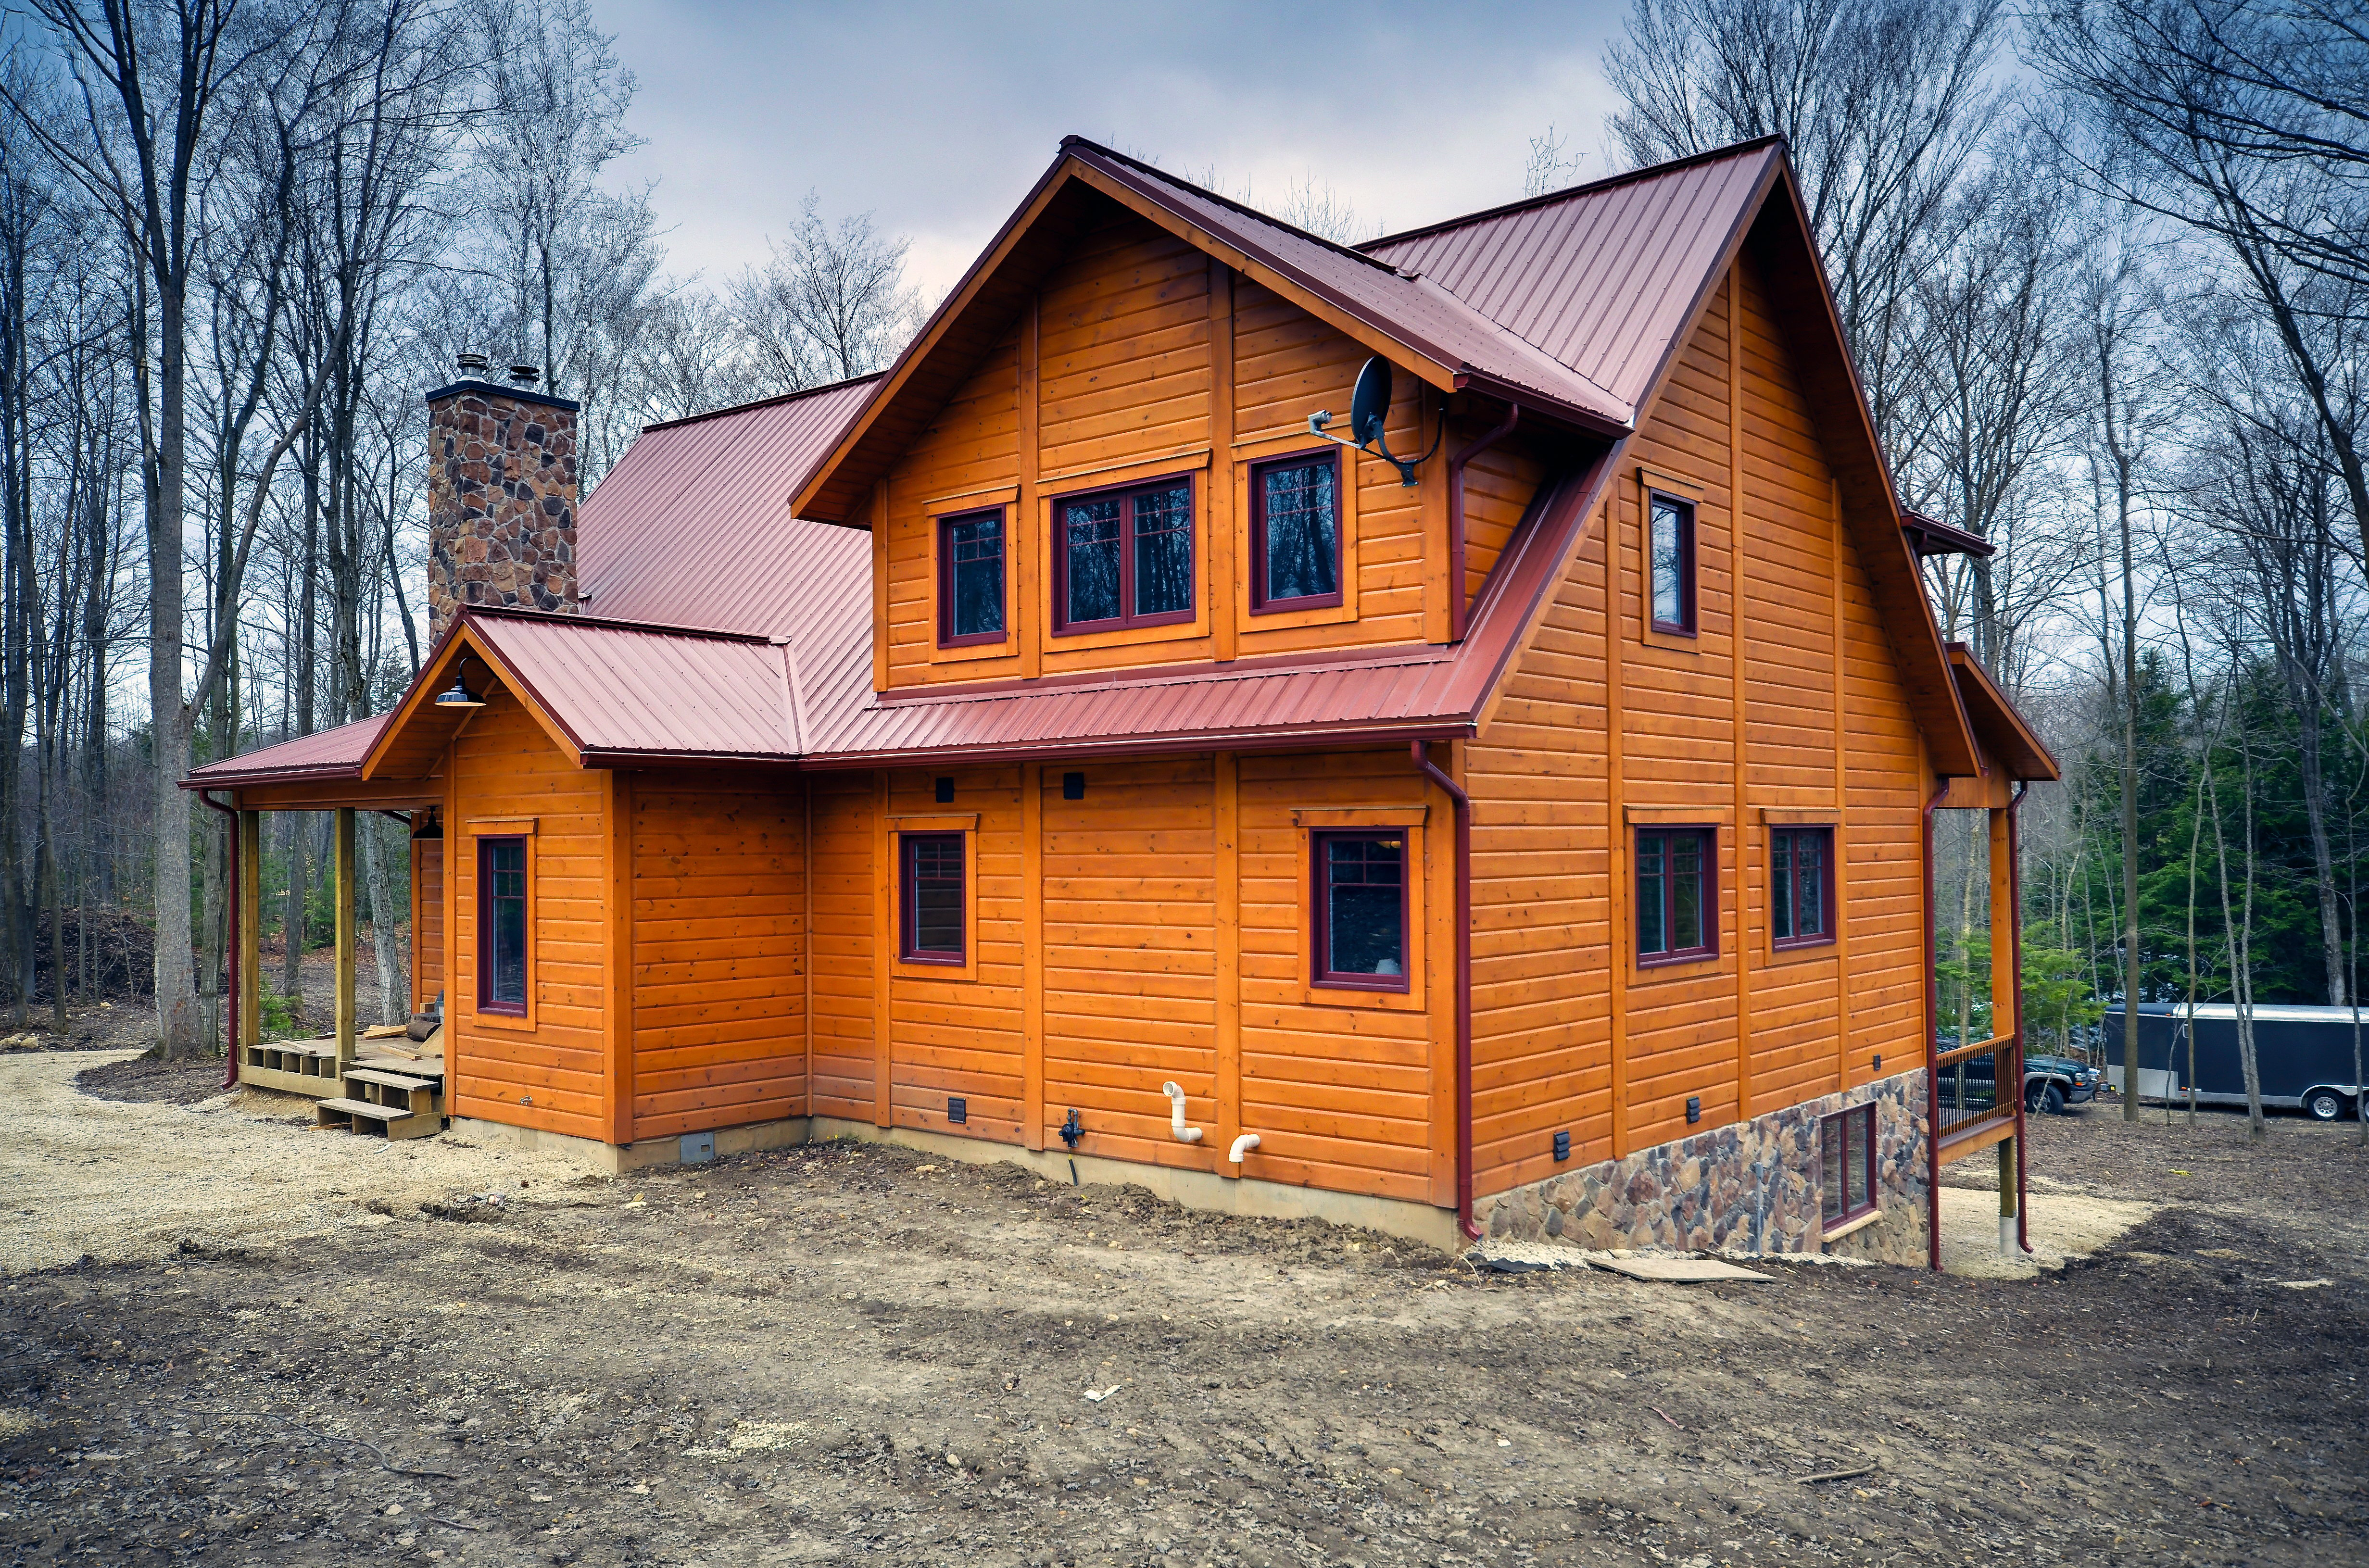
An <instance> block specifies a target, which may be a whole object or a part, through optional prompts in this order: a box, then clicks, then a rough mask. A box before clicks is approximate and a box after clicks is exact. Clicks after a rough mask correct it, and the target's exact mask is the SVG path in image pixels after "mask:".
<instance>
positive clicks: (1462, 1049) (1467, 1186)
mask: <svg viewBox="0 0 2369 1568" xmlns="http://www.w3.org/2000/svg"><path fill="white" fill-rule="evenodd" d="M1505 428H1506V429H1513V421H1512V420H1511V419H1508V420H1506V421H1505ZM1408 750H1410V751H1412V752H1413V755H1414V765H1415V766H1416V767H1417V768H1420V769H1421V770H1423V773H1424V775H1425V777H1426V778H1428V779H1430V780H1431V782H1432V783H1434V784H1437V785H1438V786H1439V787H1440V788H1442V789H1444V790H1446V791H1447V792H1448V799H1450V800H1452V801H1454V802H1455V803H1456V1223H1457V1224H1458V1225H1459V1226H1460V1227H1462V1229H1463V1231H1464V1234H1465V1235H1466V1236H1467V1237H1468V1238H1470V1239H1471V1240H1472V1241H1475V1242H1477V1241H1479V1240H1480V1239H1481V1227H1479V1226H1478V1225H1475V1224H1474V1223H1472V797H1471V795H1467V794H1465V793H1464V791H1463V790H1462V789H1460V788H1459V787H1458V785H1457V783H1456V781H1455V780H1454V779H1451V778H1449V777H1448V775H1447V774H1446V773H1442V772H1440V771H1439V769H1438V767H1437V766H1436V764H1435V763H1434V762H1433V761H1432V760H1431V751H1430V748H1429V747H1428V746H1427V745H1425V743H1424V742H1423V741H1420V740H1414V741H1410V742H1408Z"/></svg>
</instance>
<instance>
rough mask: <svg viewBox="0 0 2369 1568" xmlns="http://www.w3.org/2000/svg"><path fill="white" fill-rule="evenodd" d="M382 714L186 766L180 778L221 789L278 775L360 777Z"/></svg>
mask: <svg viewBox="0 0 2369 1568" xmlns="http://www.w3.org/2000/svg"><path fill="white" fill-rule="evenodd" d="M387 717H388V715H385V714H378V715H374V716H372V717H370V718H359V719H356V720H354V721H353V722H352V723H351V724H341V725H339V726H338V727H337V728H335V729H324V730H318V731H315V733H313V734H311V735H300V736H298V737H296V738H294V739H292V740H283V741H281V742H280V743H279V744H278V745H276V746H266V747H264V748H263V749H262V750H259V751H247V752H244V753H242V754H240V755H239V756H236V757H230V758H225V759H224V760H223V761H219V762H209V763H207V764H206V765H205V766H204V767H202V768H198V769H194V770H192V771H191V773H190V774H189V779H188V780H187V781H186V782H187V783H188V784H189V785H190V786H191V787H193V788H200V789H202V788H227V787H228V786H230V785H233V784H270V783H273V782H274V781H276V780H280V779H292V778H293V779H333V778H360V776H361V765H362V758H363V757H364V756H365V755H367V754H368V753H369V751H370V749H371V745H372V742H374V741H376V740H377V739H378V736H379V731H380V730H382V729H383V728H385V727H386V721H387Z"/></svg>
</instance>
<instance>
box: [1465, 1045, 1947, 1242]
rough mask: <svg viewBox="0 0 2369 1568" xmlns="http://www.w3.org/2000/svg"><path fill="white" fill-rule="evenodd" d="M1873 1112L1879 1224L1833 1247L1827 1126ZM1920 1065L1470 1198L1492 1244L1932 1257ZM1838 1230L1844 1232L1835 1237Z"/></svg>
mask: <svg viewBox="0 0 2369 1568" xmlns="http://www.w3.org/2000/svg"><path fill="white" fill-rule="evenodd" d="M1870 1101H1873V1102H1874V1103H1875V1107H1876V1110H1875V1128H1876V1162H1875V1165H1876V1188H1877V1197H1876V1203H1877V1215H1878V1218H1877V1219H1875V1221H1874V1222H1873V1223H1862V1224H1860V1226H1859V1227H1858V1228H1857V1229H1855V1230H1850V1232H1849V1233H1848V1235H1839V1236H1838V1237H1837V1239H1836V1240H1835V1241H1833V1242H1827V1241H1826V1240H1825V1236H1824V1234H1823V1231H1822V1229H1821V1225H1820V1212H1821V1210H1820V1204H1821V1202H1822V1199H1823V1196H1824V1192H1823V1185H1822V1184H1823V1180H1824V1177H1823V1173H1822V1172H1821V1170H1820V1161H1819V1150H1818V1130H1819V1121H1820V1119H1821V1118H1822V1117H1825V1116H1832V1115H1833V1114H1834V1113H1836V1112H1837V1111H1841V1110H1846V1109H1848V1108H1849V1107H1851V1106H1853V1105H1860V1104H1867V1103H1868V1102H1870ZM1927 1139H1928V1128H1927V1124H1926V1113H1925V1071H1924V1070H1923V1069H1922V1068H1919V1069H1917V1070H1916V1071H1914V1072H1905V1073H1902V1074H1900V1075H1899V1076H1897V1077H1894V1078H1885V1079H1880V1080H1878V1081H1877V1082H1873V1083H1870V1084H1864V1085H1862V1086H1860V1087H1859V1088H1855V1089H1851V1090H1848V1091H1847V1092H1845V1093H1839V1094H1829V1095H1825V1096H1824V1097H1823V1098H1820V1099H1816V1100H1806V1101H1803V1102H1802V1104H1797V1105H1788V1106H1786V1107H1785V1108H1784V1109H1783V1110H1781V1111H1771V1112H1769V1113H1768V1114H1767V1115H1765V1116H1756V1117H1754V1118H1753V1119H1752V1120H1750V1121H1748V1122H1739V1123H1734V1124H1732V1125H1730V1126H1727V1127H1720V1128H1718V1129H1716V1130H1715V1131H1711V1132H1707V1133H1702V1134H1700V1135H1699V1136H1697V1137H1694V1138H1686V1139H1677V1141H1675V1142H1671V1143H1664V1144H1659V1145H1656V1146H1655V1147H1654V1148H1652V1149H1646V1150H1639V1151H1638V1152H1636V1153H1634V1154H1631V1155H1629V1156H1628V1157H1627V1158H1625V1159H1620V1160H1607V1161H1604V1162H1601V1163H1598V1164H1594V1165H1587V1166H1583V1167H1581V1168H1580V1169H1577V1170H1574V1171H1570V1172H1566V1173H1563V1174H1561V1175H1556V1176H1550V1177H1548V1178H1547V1179H1546V1180H1545V1181H1542V1182H1533V1183H1530V1184H1529V1185H1526V1186H1519V1187H1516V1188H1513V1189H1512V1190H1511V1191H1508V1192H1502V1193H1495V1194H1492V1195H1490V1196H1486V1197H1481V1198H1477V1199H1475V1200H1474V1202H1473V1205H1472V1208H1473V1215H1474V1218H1475V1219H1477V1220H1478V1221H1479V1222H1480V1224H1481V1226H1482V1229H1483V1230H1486V1231H1487V1232H1488V1234H1489V1235H1491V1236H1492V1237H1505V1238H1508V1239H1511V1240H1516V1241H1531V1242H1564V1243H1566V1244H1569V1245H1571V1246H1574V1247H1592V1248H1599V1249H1601V1248H1616V1247H1673V1248H1681V1249H1686V1250H1704V1249H1709V1250H1713V1251H1723V1252H1739V1253H1814V1252H1818V1251H1821V1250H1825V1251H1828V1252H1831V1253H1835V1254H1837V1255H1838V1256H1845V1257H1858V1258H1866V1259H1869V1260H1871V1261H1873V1262H1878V1263H1896V1264H1922V1263H1923V1262H1924V1261H1925V1259H1926V1227H1927V1203H1928V1196H1927V1187H1928V1184H1927V1181H1926V1159H1927V1148H1926V1146H1927ZM1838 1229H1839V1228H1838Z"/></svg>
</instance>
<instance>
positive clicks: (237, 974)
mask: <svg viewBox="0 0 2369 1568" xmlns="http://www.w3.org/2000/svg"><path fill="white" fill-rule="evenodd" d="M262 863H263V813H262V812H260V811H242V812H240V813H239V814H238V891H237V898H238V951H237V952H235V953H234V954H232V955H231V958H230V961H231V963H232V965H233V966H234V967H233V968H232V970H231V975H232V978H233V979H234V981H235V986H236V990H237V991H238V1016H237V1017H236V1018H235V1019H233V1020H232V1021H231V1052H232V1054H233V1055H234V1056H236V1055H237V1053H238V1052H239V1051H240V1050H242V1049H243V1048H245V1047H248V1046H251V1045H254V1044H256V1043H257V1042H258V1041H260V1040H261V1039H262V1038H263V997H262V994H261V993H262V990H263V869H262ZM242 1060H243V1059H242Z"/></svg>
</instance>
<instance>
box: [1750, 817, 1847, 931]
mask: <svg viewBox="0 0 2369 1568" xmlns="http://www.w3.org/2000/svg"><path fill="white" fill-rule="evenodd" d="M1802 835H1808V836H1811V837H1814V838H1815V839H1816V840H1817V841H1818V844H1819V859H1818V881H1819V888H1818V910H1819V913H1820V914H1821V915H1822V916H1823V917H1824V918H1825V927H1824V928H1823V929H1822V930H1819V931H1814V932H1812V933H1808V934H1807V935H1804V934H1802V933H1800V932H1795V933H1793V934H1792V935H1791V936H1779V935H1778V934H1777V910H1778V903H1777V899H1778V893H1779V890H1778V887H1777V841H1778V840H1779V839H1780V838H1795V837H1799V836H1802ZM1786 875H1787V880H1788V883H1789V887H1787V888H1786V889H1785V891H1786V894H1787V895H1788V896H1789V897H1790V896H1791V891H1792V886H1793V885H1798V883H1799V879H1800V873H1799V872H1798V871H1796V870H1791V869H1789V870H1788V872H1787V874H1786ZM1841 918H1842V913H1841V911H1840V910H1837V908H1836V907H1835V830H1834V826H1833V824H1831V823H1825V822H1772V823H1770V824H1769V825H1768V946H1769V949H1770V951H1772V952H1777V953H1787V952H1791V951H1792V950H1793V949H1795V948H1799V947H1831V946H1833V945H1834V944H1835V941H1836V933H1837V929H1838V925H1839V921H1840V920H1841Z"/></svg>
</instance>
